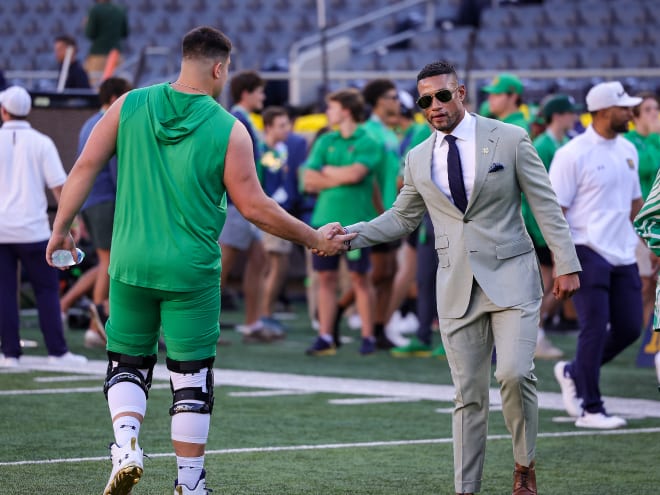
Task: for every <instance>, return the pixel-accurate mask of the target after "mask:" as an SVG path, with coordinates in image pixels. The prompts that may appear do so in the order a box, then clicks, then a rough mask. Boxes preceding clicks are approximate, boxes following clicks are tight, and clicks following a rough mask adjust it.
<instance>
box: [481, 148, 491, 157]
mask: <svg viewBox="0 0 660 495" xmlns="http://www.w3.org/2000/svg"><path fill="white" fill-rule="evenodd" d="M488 151H489V150H488V148H482V149H481V152H482V153H483V154H484V155H487V154H488Z"/></svg>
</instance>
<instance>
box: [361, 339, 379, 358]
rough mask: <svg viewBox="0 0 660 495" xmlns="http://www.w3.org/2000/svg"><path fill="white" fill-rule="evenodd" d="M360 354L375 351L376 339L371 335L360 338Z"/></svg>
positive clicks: (364, 354)
mask: <svg viewBox="0 0 660 495" xmlns="http://www.w3.org/2000/svg"><path fill="white" fill-rule="evenodd" d="M359 352H360V354H362V355H363V356H366V355H367V354H373V353H374V352H376V339H374V338H373V337H366V338H363V339H362V343H361V344H360V351H359Z"/></svg>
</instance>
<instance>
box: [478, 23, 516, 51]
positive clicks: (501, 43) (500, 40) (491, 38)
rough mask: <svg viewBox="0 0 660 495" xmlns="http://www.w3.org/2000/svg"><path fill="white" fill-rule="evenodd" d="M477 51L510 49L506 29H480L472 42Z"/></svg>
mask: <svg viewBox="0 0 660 495" xmlns="http://www.w3.org/2000/svg"><path fill="white" fill-rule="evenodd" d="M474 46H475V48H477V49H485V50H492V49H496V48H510V47H511V46H512V45H511V40H510V38H509V31H508V30H507V29H496V28H481V29H479V30H478V31H477V37H476V39H475V42H474Z"/></svg>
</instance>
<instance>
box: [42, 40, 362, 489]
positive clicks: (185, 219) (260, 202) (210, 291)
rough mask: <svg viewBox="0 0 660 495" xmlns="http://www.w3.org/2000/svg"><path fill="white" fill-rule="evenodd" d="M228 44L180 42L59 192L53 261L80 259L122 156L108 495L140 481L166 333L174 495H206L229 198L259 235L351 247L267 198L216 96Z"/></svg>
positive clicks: (242, 136)
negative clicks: (143, 431) (161, 78)
mask: <svg viewBox="0 0 660 495" xmlns="http://www.w3.org/2000/svg"><path fill="white" fill-rule="evenodd" d="M231 46H232V45H231V41H230V40H229V39H228V38H227V37H226V36H225V35H224V34H223V33H221V32H220V31H218V30H216V29H214V28H211V27H199V28H195V29H193V30H192V31H190V32H189V33H188V34H186V35H185V37H184V38H183V42H182V61H181V71H180V73H179V75H178V77H177V78H176V79H175V80H174V81H173V82H171V83H163V84H157V85H155V86H149V87H145V88H141V89H137V90H134V91H130V92H128V93H126V94H124V95H123V96H121V97H120V98H119V99H118V100H117V101H115V103H113V104H112V105H111V106H110V108H109V109H108V111H107V112H105V114H104V115H103V117H102V118H101V120H99V122H98V123H97V124H96V126H95V127H94V129H93V131H92V133H91V134H90V136H89V139H88V140H87V143H86V145H85V147H84V149H83V151H82V153H81V154H80V156H79V157H78V159H77V160H76V163H75V164H74V166H73V169H72V170H71V173H70V175H69V177H68V179H67V181H66V183H65V184H64V188H63V190H62V194H61V198H60V203H59V208H58V211H57V214H56V217H55V220H54V223H53V231H52V236H51V238H50V241H49V243H48V246H47V248H46V260H47V262H48V263H49V264H50V265H51V266H54V265H53V261H52V257H53V253H54V252H55V251H56V250H61V249H64V250H67V251H69V252H71V253H72V254H73V253H75V249H76V246H75V242H74V240H73V237H72V236H71V234H70V227H71V224H72V222H73V219H74V217H75V215H76V214H77V213H78V211H79V210H80V207H81V205H82V203H83V201H84V200H85V198H86V197H87V195H88V194H89V191H90V189H91V187H92V184H93V182H94V179H95V177H96V175H97V174H98V173H99V172H100V171H101V169H102V168H103V166H104V165H105V164H106V163H107V162H108V160H109V159H110V157H111V156H112V155H113V154H115V152H116V154H117V163H118V173H117V176H118V182H117V197H116V203H115V205H116V210H115V220H114V227H113V239H112V253H111V256H110V319H109V320H108V322H107V324H106V333H107V337H108V343H107V352H108V368H107V374H106V380H105V386H104V391H105V395H106V398H107V401H108V408H109V410H110V415H111V417H112V423H113V430H114V434H115V435H114V436H115V442H114V443H113V444H112V445H111V448H110V451H111V460H112V472H111V474H110V478H109V480H108V483H107V485H106V487H105V489H104V491H103V494H104V495H126V494H128V493H130V491H131V489H132V487H133V485H135V484H136V483H137V482H138V481H139V480H140V478H141V476H142V474H143V469H144V468H143V453H142V449H141V448H140V446H139V444H138V436H139V432H140V427H141V425H142V421H143V419H144V415H145V412H146V406H147V394H148V391H149V388H150V386H151V377H152V373H153V368H154V365H155V364H156V361H157V348H158V337H159V334H160V331H161V328H162V331H163V335H164V338H165V342H166V345H167V359H166V364H167V368H168V370H169V373H170V384H171V389H172V394H173V400H172V407H171V408H170V416H171V438H172V444H173V447H174V451H175V453H176V458H177V467H178V469H177V472H178V477H177V480H176V481H175V487H176V488H175V492H176V493H178V494H180V495H184V494H188V495H190V494H198V493H207V491H208V490H207V489H206V475H205V471H204V452H205V448H206V441H207V438H208V431H209V427H210V415H211V412H212V409H213V363H214V360H215V355H216V345H217V341H218V336H219V328H218V321H219V317H220V283H219V280H220V271H221V257H220V247H219V246H218V242H217V239H218V235H219V233H220V230H221V229H222V226H223V224H224V221H225V212H226V193H231V195H232V198H233V200H234V204H235V205H236V207H237V208H238V209H239V210H240V212H241V214H242V215H243V216H245V218H247V219H248V220H250V221H251V222H254V223H256V224H258V226H259V228H261V229H262V230H265V231H267V232H270V233H273V234H276V235H278V236H280V237H283V238H285V239H289V240H292V241H294V242H297V243H300V244H304V245H306V246H307V247H309V248H311V249H312V250H313V251H315V252H317V253H318V254H319V255H324V254H329V255H334V254H337V253H338V252H342V251H345V250H346V248H347V246H346V245H345V244H344V243H345V242H346V241H349V240H350V238H351V237H352V236H348V235H345V234H343V228H342V227H341V225H339V224H338V223H335V224H330V225H327V226H324V227H322V228H320V229H318V230H314V229H312V228H310V227H308V226H307V225H305V224H304V223H303V222H301V221H299V220H297V219H295V218H293V217H292V216H290V215H289V214H287V213H286V212H285V211H284V210H283V209H282V208H281V207H280V206H279V205H278V204H277V203H276V202H275V201H274V200H273V199H271V198H269V197H268V196H266V195H265V193H264V192H263V189H262V188H261V185H260V184H259V181H258V180H257V175H256V173H255V163H254V158H253V156H252V143H251V140H250V137H249V135H248V133H247V131H246V129H245V126H243V125H242V124H240V123H238V122H237V120H236V118H235V117H233V116H232V115H230V114H229V113H228V112H227V111H226V110H224V109H223V108H222V107H221V106H220V105H219V104H218V103H217V101H216V99H217V98H218V96H219V95H220V91H221V90H222V87H223V85H224V84H225V82H226V80H227V75H228V66H229V63H230V52H231Z"/></svg>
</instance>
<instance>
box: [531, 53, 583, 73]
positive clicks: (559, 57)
mask: <svg viewBox="0 0 660 495" xmlns="http://www.w3.org/2000/svg"><path fill="white" fill-rule="evenodd" d="M540 51H541V53H542V54H543V61H544V62H545V66H546V68H548V69H557V70H561V69H576V68H578V67H579V65H580V60H579V58H578V54H577V52H576V51H575V50H574V49H565V50H556V49H553V48H549V49H544V50H540Z"/></svg>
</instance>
